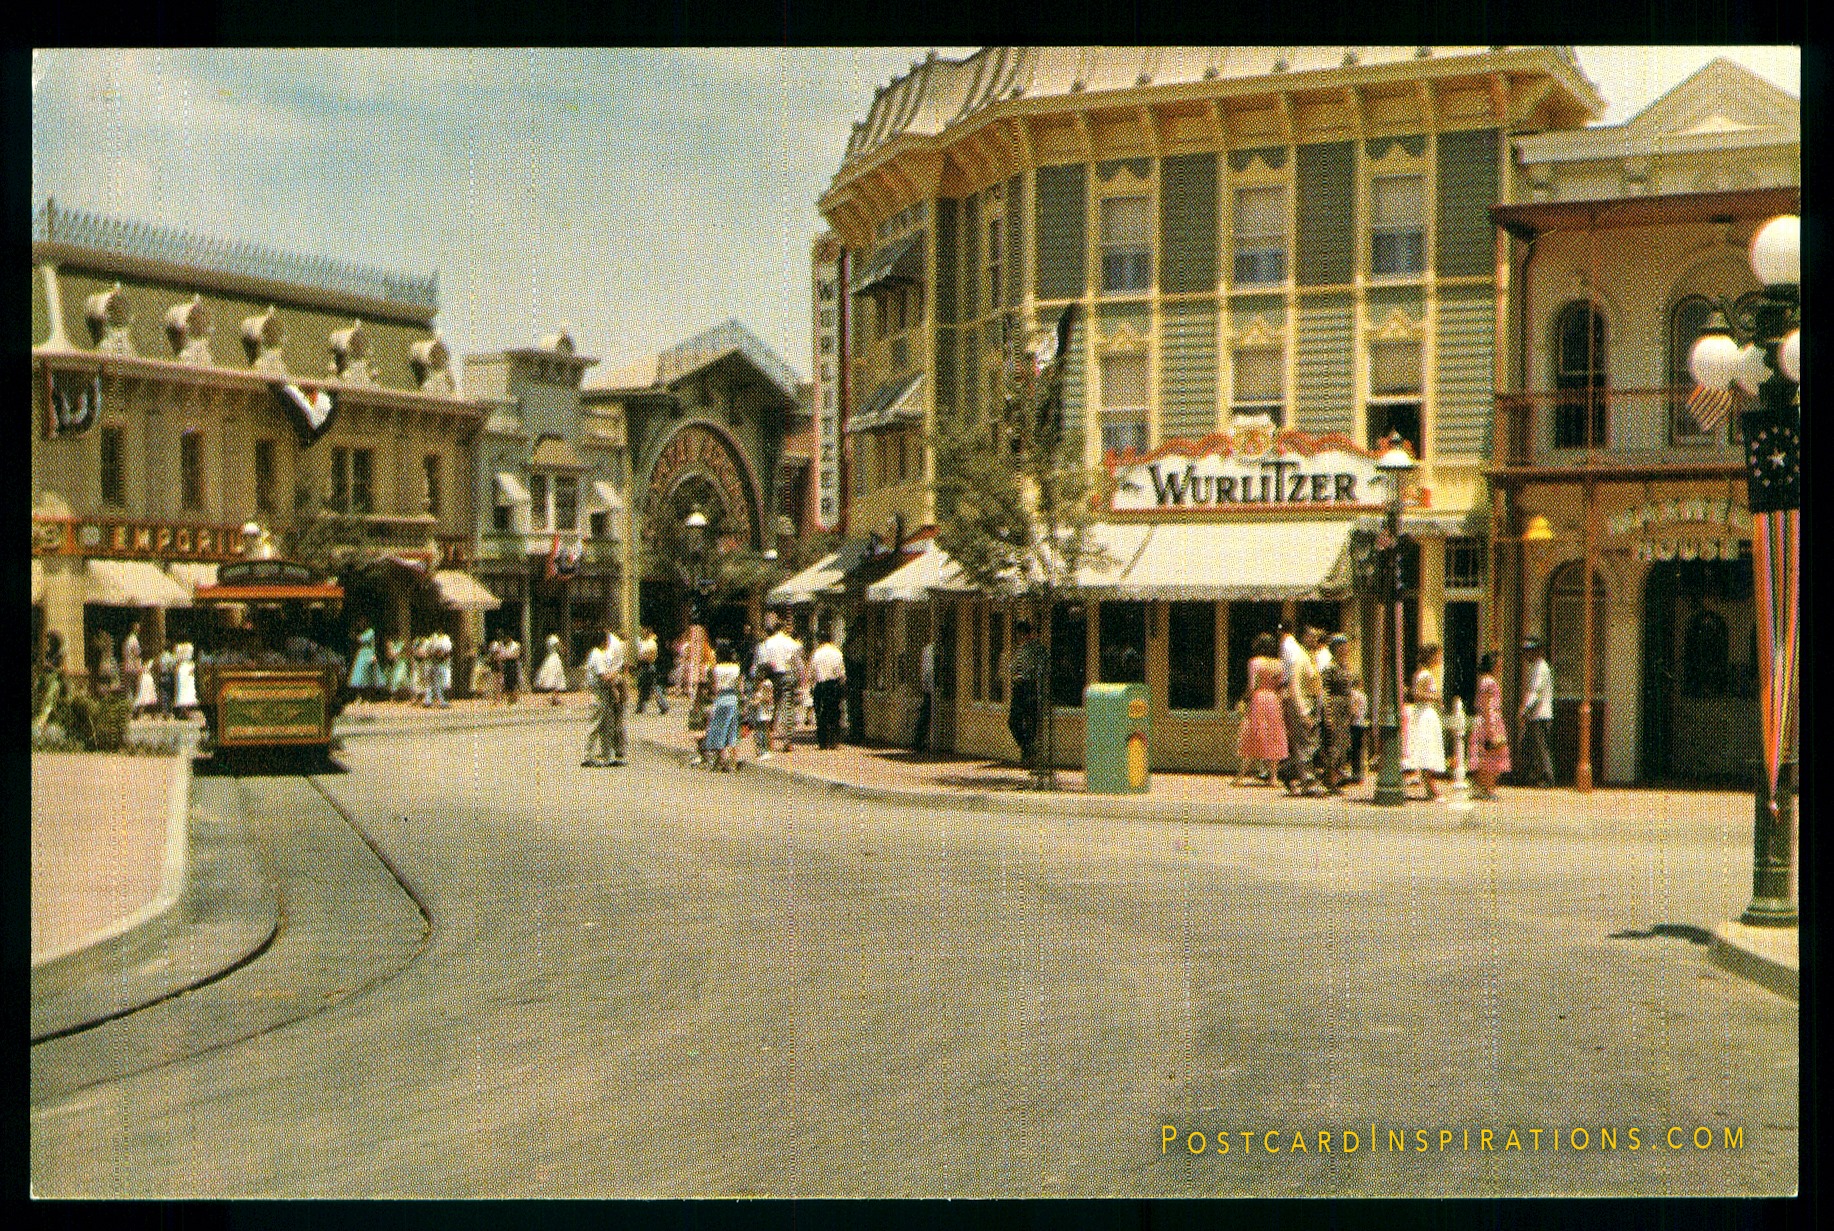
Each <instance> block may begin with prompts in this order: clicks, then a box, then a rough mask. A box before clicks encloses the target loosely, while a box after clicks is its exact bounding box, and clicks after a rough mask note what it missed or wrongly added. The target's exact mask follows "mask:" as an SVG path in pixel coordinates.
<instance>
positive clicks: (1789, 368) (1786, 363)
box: [1777, 329, 1802, 384]
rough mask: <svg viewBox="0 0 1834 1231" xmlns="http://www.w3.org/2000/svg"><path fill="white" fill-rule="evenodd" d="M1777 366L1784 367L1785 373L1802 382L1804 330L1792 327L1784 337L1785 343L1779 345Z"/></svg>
mask: <svg viewBox="0 0 1834 1231" xmlns="http://www.w3.org/2000/svg"><path fill="white" fill-rule="evenodd" d="M1777 366H1778V367H1780V368H1782V369H1783V375H1785V376H1787V377H1789V378H1790V379H1791V380H1793V381H1795V382H1796V383H1797V384H1801V383H1802V331H1801V330H1800V329H1792V330H1790V331H1789V333H1788V335H1787V336H1786V337H1784V339H1783V344H1782V345H1781V346H1779V347H1777Z"/></svg>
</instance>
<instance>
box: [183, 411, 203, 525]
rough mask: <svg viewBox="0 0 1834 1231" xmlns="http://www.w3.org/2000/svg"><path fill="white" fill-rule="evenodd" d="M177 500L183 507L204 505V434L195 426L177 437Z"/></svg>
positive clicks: (201, 506)
mask: <svg viewBox="0 0 1834 1231" xmlns="http://www.w3.org/2000/svg"><path fill="white" fill-rule="evenodd" d="M178 502H179V507H180V508H184V509H201V508H203V507H204V436H203V433H201V432H199V431H198V430H197V429H196V428H186V429H185V430H184V431H183V432H181V433H180V434H179V437H178Z"/></svg>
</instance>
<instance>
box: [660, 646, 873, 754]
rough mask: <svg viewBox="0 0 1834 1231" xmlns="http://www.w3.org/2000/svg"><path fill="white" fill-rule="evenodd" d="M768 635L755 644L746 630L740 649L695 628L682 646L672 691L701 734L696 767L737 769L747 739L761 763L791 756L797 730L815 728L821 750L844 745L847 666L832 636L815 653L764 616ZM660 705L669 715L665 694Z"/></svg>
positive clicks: (676, 648)
mask: <svg viewBox="0 0 1834 1231" xmlns="http://www.w3.org/2000/svg"><path fill="white" fill-rule="evenodd" d="M645 631H646V632H647V630H645ZM764 631H765V636H764V637H763V638H762V639H759V640H754V639H753V637H752V631H751V626H750V625H746V626H745V628H744V630H743V632H742V633H741V635H740V639H739V641H737V642H734V641H733V640H731V639H729V638H724V637H721V638H712V637H710V636H709V635H708V633H707V630H706V629H705V628H704V627H703V626H702V625H700V624H698V623H696V624H691V625H689V627H688V631H687V632H686V633H685V634H684V635H683V636H682V638H681V640H680V641H679V642H678V643H677V644H676V647H675V664H676V665H675V672H674V676H673V678H672V680H671V681H670V687H671V688H673V689H674V690H675V691H676V692H677V693H678V694H679V695H680V696H681V697H683V698H684V699H685V700H686V702H687V705H688V726H689V729H691V730H696V731H699V732H701V735H700V739H699V741H698V744H697V748H696V753H695V757H694V760H693V762H692V764H694V765H696V766H705V767H706V768H708V769H713V770H733V769H736V768H737V767H738V764H739V748H740V745H741V742H742V741H743V740H744V738H745V737H746V735H747V733H749V735H750V738H751V741H752V758H753V759H754V760H757V761H768V760H770V759H771V758H772V757H773V756H778V755H785V754H788V753H789V752H790V751H792V749H794V747H795V732H796V730H797V728H798V727H804V728H806V727H811V726H812V727H813V728H814V729H815V743H816V746H817V747H818V748H824V749H826V748H833V747H836V746H837V745H838V744H839V743H840V739H841V717H842V705H843V702H844V700H845V698H846V688H847V663H846V659H845V657H844V655H843V654H842V652H841V649H840V647H839V646H838V645H836V644H835V642H834V638H833V636H832V632H831V629H830V628H829V627H828V626H827V625H826V624H824V625H823V626H821V627H820V628H819V629H818V630H817V633H816V640H817V642H818V644H817V645H816V648H815V649H814V651H813V652H810V651H808V650H807V649H806V647H805V646H804V645H803V643H802V641H800V640H799V639H798V638H797V637H796V635H795V632H794V631H793V630H792V629H791V627H790V626H789V624H788V623H787V622H785V621H783V620H781V619H780V618H779V617H778V616H777V615H776V614H775V613H772V614H770V615H768V616H766V617H765V626H764ZM657 700H658V710H659V712H662V713H667V712H668V711H667V706H666V703H665V702H664V700H663V696H662V694H661V693H658V694H657ZM641 705H642V702H641V700H640V701H639V708H641Z"/></svg>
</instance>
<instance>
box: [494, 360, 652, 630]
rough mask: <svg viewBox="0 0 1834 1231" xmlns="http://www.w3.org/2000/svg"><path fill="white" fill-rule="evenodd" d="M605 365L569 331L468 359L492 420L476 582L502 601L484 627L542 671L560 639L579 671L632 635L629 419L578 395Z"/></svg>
mask: <svg viewBox="0 0 1834 1231" xmlns="http://www.w3.org/2000/svg"><path fill="white" fill-rule="evenodd" d="M597 362H598V360H597V359H591V358H588V357H586V356H584V355H580V354H577V353H575V347H574V343H573V338H572V335H571V334H570V333H569V332H568V331H567V328H566V327H565V326H562V327H561V328H560V329H559V330H557V331H556V332H554V333H551V334H549V335H548V336H546V337H544V338H542V339H541V340H540V341H539V342H537V343H536V344H535V345H534V346H530V347H521V348H515V349H510V350H502V351H495V352H492V353H489V354H483V355H472V356H468V357H467V358H466V360H465V386H466V390H467V391H468V392H469V393H470V394H471V395H472V396H473V397H475V398H478V399H479V400H481V401H484V402H486V403H487V404H488V405H489V407H490V413H489V414H488V416H487V417H486V418H485V420H484V424H483V428H482V430H481V431H480V432H479V434H478V442H477V449H476V456H477V466H476V470H475V473H474V474H473V476H472V481H473V483H474V485H475V490H474V492H473V496H472V499H473V502H474V506H475V507H476V508H477V510H478V517H477V523H476V531H475V538H474V544H473V546H474V551H475V553H476V556H477V574H478V577H479V579H480V580H481V581H483V582H484V584H485V585H486V586H488V587H489V588H490V590H491V592H492V593H493V594H495V595H496V596H497V597H498V598H499V599H501V600H502V601H503V606H502V607H501V608H500V609H499V610H498V611H497V612H496V614H495V616H494V617H492V618H490V619H489V620H487V624H488V625H489V628H488V629H487V630H485V631H486V632H488V633H493V634H494V632H495V631H496V630H498V629H502V630H505V631H507V632H509V633H510V634H512V635H513V636H514V637H515V638H516V639H517V640H518V641H519V642H520V643H521V645H522V646H523V649H524V652H525V654H527V655H528V657H529V659H530V661H531V662H540V661H541V657H542V653H543V649H542V647H543V646H544V645H545V644H546V642H547V638H548V637H549V636H550V635H552V636H558V637H559V638H560V641H561V645H562V646H563V647H564V648H563V657H564V658H565V660H566V662H567V663H568V664H569V665H571V664H574V663H578V662H580V661H581V659H582V658H583V657H584V653H585V651H586V649H587V648H588V647H589V645H590V643H591V642H593V641H595V640H597V639H598V638H599V637H600V636H601V635H602V634H603V630H604V629H605V628H606V627H607V626H616V627H619V628H622V627H623V626H624V616H623V612H624V607H623V603H622V601H621V595H622V578H623V576H624V573H623V568H624V559H623V547H624V539H625V525H624V513H625V497H624V487H625V483H626V481H627V480H626V477H625V470H624V460H625V459H624V421H623V419H622V417H620V416H618V415H616V414H606V413H603V412H598V411H595V412H591V413H589V412H588V411H587V409H586V407H585V406H584V404H583V399H582V397H581V393H580V386H581V382H582V380H583V379H584V377H585V374H586V369H587V368H589V367H591V366H592V365H594V364H596V363H597Z"/></svg>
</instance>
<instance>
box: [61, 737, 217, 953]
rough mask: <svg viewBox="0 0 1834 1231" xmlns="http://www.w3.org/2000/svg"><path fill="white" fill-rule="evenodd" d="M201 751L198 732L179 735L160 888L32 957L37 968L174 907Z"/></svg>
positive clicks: (187, 850)
mask: <svg viewBox="0 0 1834 1231" xmlns="http://www.w3.org/2000/svg"><path fill="white" fill-rule="evenodd" d="M196 754H197V736H196V735H195V734H183V735H180V736H179V737H178V751H177V752H176V753H175V754H174V756H175V758H176V760H177V762H178V764H177V767H176V769H175V771H174V772H173V774H172V782H171V785H170V787H169V788H168V789H167V792H166V841H165V854H164V855H163V856H162V859H161V865H160V872H159V889H158V891H157V892H155V893H154V894H153V897H152V899H151V900H150V901H148V902H147V903H146V904H145V905H144V906H141V907H140V908H139V909H137V910H134V911H132V912H130V913H128V914H126V915H123V916H121V917H120V918H119V919H116V920H114V921H113V922H112V923H108V924H104V925H103V926H102V927H99V928H97V929H96V930H95V931H93V932H91V933H89V934H88V935H87V936H84V937H81V938H80V939H78V940H75V941H72V942H71V943H70V944H68V945H65V946H64V947H63V948H62V949H54V950H52V951H51V952H49V953H45V954H41V955H40V956H38V957H36V958H34V959H33V960H32V969H33V970H34V971H36V970H38V969H40V968H41V967H44V966H48V965H50V964H51V963H52V962H57V961H62V960H63V959H64V958H67V957H69V956H70V955H71V954H73V953H80V952H81V951H82V950H84V949H89V948H93V947H94V946H96V945H99V944H102V943H103V942H104V941H109V940H113V939H114V938H115V937H117V936H121V935H124V934H125V933H127V932H131V931H133V930H134V929H135V928H137V927H140V926H142V925H144V924H146V923H149V922H151V921H152V920H154V919H157V918H158V917H159V916H161V915H163V914H165V913H166V911H168V910H170V909H171V908H172V906H173V904H174V903H176V902H177V901H178V899H179V897H180V896H181V895H182V894H183V893H184V890H185V873H186V869H187V866H188V864H189V860H190V847H191V843H190V819H191V759H192V757H194V756H195V755H196Z"/></svg>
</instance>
